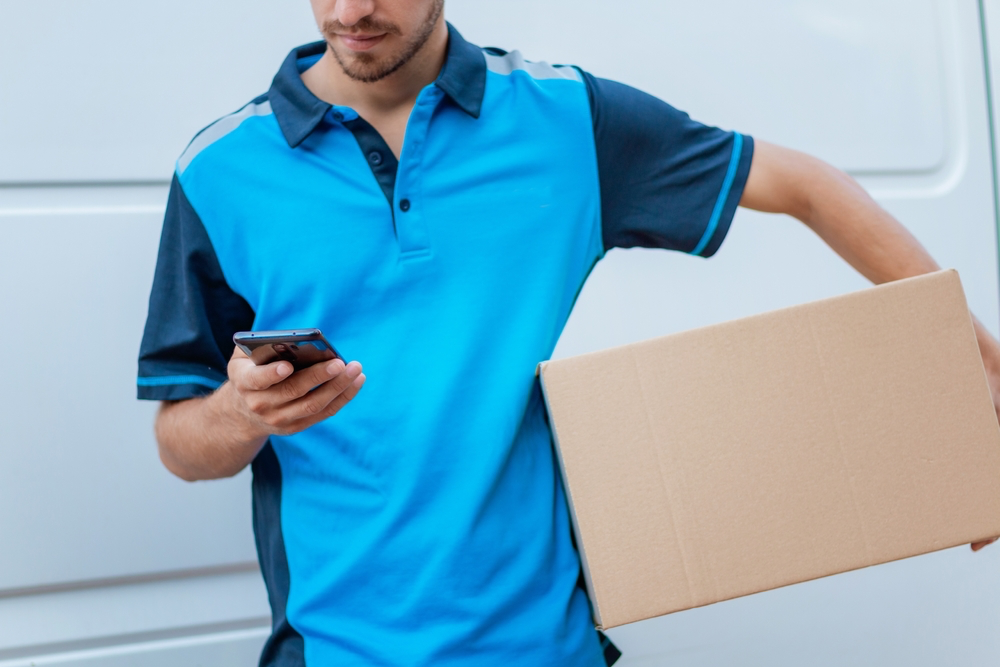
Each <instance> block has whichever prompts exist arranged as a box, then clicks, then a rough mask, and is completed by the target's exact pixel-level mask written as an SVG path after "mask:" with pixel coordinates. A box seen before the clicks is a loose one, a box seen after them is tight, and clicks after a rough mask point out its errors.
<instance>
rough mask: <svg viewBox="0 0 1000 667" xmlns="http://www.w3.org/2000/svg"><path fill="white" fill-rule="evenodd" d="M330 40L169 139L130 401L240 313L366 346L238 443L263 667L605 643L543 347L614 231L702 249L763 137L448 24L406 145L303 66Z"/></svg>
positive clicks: (622, 240)
mask: <svg viewBox="0 0 1000 667" xmlns="http://www.w3.org/2000/svg"><path fill="white" fill-rule="evenodd" d="M324 48H325V45H324V44H323V43H322V42H320V43H316V44H310V45H307V46H303V47H300V48H297V49H295V50H294V51H292V53H291V54H290V55H289V56H288V58H287V60H285V62H284V64H283V65H282V66H281V69H280V71H279V72H278V74H277V76H276V77H275V79H274V82H273V84H272V86H271V88H270V90H269V91H268V92H267V93H266V94H265V95H262V96H260V97H258V98H257V99H255V100H253V101H252V102H250V103H249V104H248V105H247V106H245V107H243V108H242V109H240V110H239V111H237V112H236V113H234V114H231V115H229V116H226V117H224V118H222V119H220V120H218V121H216V122H215V123H213V124H212V125H209V126H208V127H207V128H206V129H204V130H203V131H202V132H201V133H200V134H198V135H197V136H196V137H195V138H194V140H193V141H192V142H191V144H190V145H189V146H188V148H187V150H185V151H184V153H183V154H182V155H181V157H180V159H179V160H178V162H177V165H176V173H175V175H174V178H173V183H172V185H171V189H170V198H169V202H168V205H167V212H166V219H165V221H164V227H163V235H162V240H161V245H160V251H159V259H158V262H157V266H156V273H155V278H154V282H153V289H152V295H151V297H150V303H149V316H148V320H147V323H146V329H145V334H144V337H143V341H142V347H141V351H140V356H139V379H138V390H139V397H140V398H145V399H159V400H183V399H189V398H192V397H197V396H202V395H205V394H208V393H210V392H211V391H212V390H214V389H215V388H216V387H218V386H219V385H220V384H221V383H222V382H224V381H225V380H226V364H227V360H228V358H229V356H230V355H231V353H232V351H233V343H232V340H231V337H232V335H233V333H234V332H235V331H238V330H244V329H292V328H305V327H319V328H321V329H322V330H323V332H324V333H325V334H326V336H327V337H328V338H329V339H330V341H331V342H333V343H334V345H336V346H337V348H338V349H339V350H340V351H341V352H342V353H343V354H344V355H345V357H347V358H348V359H357V360H359V361H361V362H362V363H363V364H364V367H365V372H366V374H367V377H368V381H367V384H366V385H365V388H364V390H363V391H362V392H361V393H360V394H359V395H358V397H357V398H356V399H355V400H354V401H353V402H352V403H350V404H349V405H348V406H347V407H346V408H345V409H344V410H342V411H341V412H340V413H339V414H337V415H336V416H334V417H332V418H330V419H328V420H326V421H324V422H322V423H320V424H317V425H315V426H313V427H311V428H309V429H307V430H305V431H303V432H301V433H298V434H295V435H291V436H282V437H278V436H275V437H272V438H271V439H270V441H269V442H268V443H267V445H266V446H265V447H264V449H263V450H262V451H261V452H260V454H259V455H258V456H257V458H256V459H255V460H254V462H253V465H252V468H253V503H254V506H253V517H254V528H255V531H256V539H257V548H258V553H259V558H260V564H261V570H262V572H263V575H264V579H265V582H266V584H267V589H268V593H269V595H270V601H271V607H272V611H273V624H274V628H273V634H272V636H271V638H270V640H269V641H268V642H267V644H266V646H265V648H264V652H263V655H262V657H261V664H262V665H268V666H276V665H281V666H283V667H284V666H300V665H312V666H326V665H338V666H348V665H407V666H414V665H434V666H436V667H449V666H453V665H454V666H459V665H461V666H464V667H472V666H474V667H490V666H493V665H496V666H501V665H503V666H504V667H507V666H509V665H573V666H575V667H584V666H592V667H598V666H599V665H603V664H604V659H603V657H602V655H601V646H600V643H599V640H598V635H597V633H595V631H594V626H593V622H592V620H591V611H590V606H589V603H588V600H587V597H586V593H585V592H584V590H583V589H582V588H581V587H580V586H579V585H578V581H579V576H580V562H579V559H578V556H577V552H576V549H575V547H574V542H573V539H572V536H571V530H570V522H569V517H568V510H567V505H566V500H565V497H564V493H563V488H562V483H561V481H560V476H559V472H558V468H557V464H556V460H555V458H554V454H553V449H552V444H551V439H550V434H549V429H548V426H547V423H546V416H545V409H544V406H543V403H542V399H541V395H540V391H539V388H538V385H537V383H536V381H535V375H534V372H535V366H536V364H537V363H538V362H539V361H542V360H544V359H547V358H548V357H549V356H550V354H551V353H552V350H553V348H554V347H555V344H556V341H557V339H558V338H559V335H560V332H561V331H562V329H563V326H564V324H565V323H566V320H567V318H568V317H569V314H570V310H571V309H572V307H573V302H574V301H575V299H576V297H577V295H578V294H579V292H580V289H581V287H582V286H583V283H584V281H585V280H586V278H587V275H588V274H589V273H590V271H591V269H592V268H593V267H594V265H595V263H596V262H598V261H599V260H600V259H601V257H602V256H603V255H604V253H605V252H606V251H607V250H608V249H609V248H612V247H634V246H643V247H657V248H669V249H673V250H679V251H682V252H687V253H693V254H696V255H702V256H706V257H707V256H709V255H711V254H713V253H714V252H715V251H716V250H717V249H718V248H719V245H720V244H721V243H722V239H723V237H724V236H725V235H726V232H727V230H728V228H729V224H730V221H731V219H732V217H733V213H734V211H735V209H736V206H737V203H738V202H739V199H740V195H741V192H742V190H743V185H744V183H745V181H746V177H747V173H748V172H749V169H750V161H751V155H752V152H753V143H752V140H751V139H750V138H749V137H744V136H742V135H740V134H736V133H733V132H725V131H722V130H720V129H717V128H712V127H707V126H704V125H701V124H699V123H696V122H694V121H692V120H691V119H690V118H689V117H688V116H687V115H686V114H684V113H682V112H680V111H677V110H675V109H673V108H672V107H670V106H668V105H667V104H664V103H663V102H661V101H659V100H657V99H655V98H652V97H650V96H648V95H646V94H644V93H641V92H639V91H637V90H634V89H632V88H629V87H627V86H624V85H621V84H618V83H614V82H612V81H607V80H602V79H598V78H595V77H593V76H591V75H589V74H587V73H585V72H582V71H580V70H578V69H576V68H573V67H560V66H555V67H553V66H550V65H547V64H545V63H534V62H529V61H526V60H524V59H523V58H522V57H521V55H520V54H519V53H518V52H516V51H514V52H510V53H507V52H504V51H501V50H499V49H492V48H490V49H481V48H479V47H477V46H473V45H471V44H469V43H468V42H466V41H464V40H463V39H462V37H461V36H460V35H459V34H458V33H457V32H456V31H455V30H454V29H453V28H450V38H449V45H448V54H447V59H446V63H445V65H444V68H443V69H442V71H441V73H440V76H439V77H438V78H437V80H436V81H435V82H434V83H433V84H431V85H429V86H427V87H426V88H424V89H423V90H422V91H421V92H420V95H419V96H418V98H417V101H416V104H415V106H414V107H413V111H412V113H411V114H410V118H409V122H408V124H407V127H406V137H405V141H404V144H403V149H402V154H401V156H400V159H399V160H398V161H397V160H396V158H395V157H394V156H393V154H392V152H391V151H390V150H389V148H388V146H387V145H386V144H385V142H384V141H383V140H382V138H381V137H380V136H379V135H378V133H377V132H376V131H375V130H374V129H373V128H372V127H371V126H370V125H369V124H368V123H367V122H366V121H365V120H364V119H363V118H360V117H359V116H358V114H357V113H356V112H355V111H354V110H352V109H350V108H347V107H343V106H336V105H330V104H327V103H326V102H323V101H321V100H319V99H317V98H316V97H315V96H314V95H312V93H310V92H309V91H308V90H307V89H306V87H305V86H304V85H303V83H302V80H301V77H300V73H301V72H302V71H304V70H305V69H307V68H308V67H310V66H311V65H312V64H314V63H315V62H316V61H317V60H318V59H319V57H320V56H321V54H322V53H323V51H324ZM613 445H614V443H609V446H613Z"/></svg>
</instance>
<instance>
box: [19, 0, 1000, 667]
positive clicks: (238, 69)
mask: <svg viewBox="0 0 1000 667" xmlns="http://www.w3.org/2000/svg"><path fill="white" fill-rule="evenodd" d="M446 11H447V13H448V16H449V18H450V20H451V21H452V22H453V23H454V24H455V25H456V27H458V28H459V30H460V31H462V32H463V34H464V35H465V37H466V38H467V39H469V40H470V41H472V42H474V43H478V44H482V45H498V46H501V47H504V48H507V49H513V48H517V49H520V50H521V51H522V52H523V53H524V54H525V55H526V57H528V58H531V59H535V60H546V61H549V62H561V63H574V64H578V65H580V66H582V67H584V68H585V69H588V70H590V71H591V72H593V73H595V74H597V75H599V76H604V77H608V78H614V79H618V80H621V81H623V82H625V83H629V84H631V85H634V86H636V87H639V88H642V89H644V90H646V91H648V92H651V93H653V94H655V95H658V96H660V97H662V98H663V99H665V100H666V101H668V102H670V103H671V104H673V105H674V106H677V107H679V108H682V109H685V110H687V111H689V112H690V113H691V114H692V116H694V117H695V118H697V119H699V120H702V121H704V122H708V123H712V124H716V125H720V126H722V127H726V128H734V129H739V130H740V131H742V132H745V133H747V134H750V135H753V136H755V137H760V138H763V139H767V140H770V141H774V142H777V143H781V144H785V145H788V146H792V147H796V148H800V149H802V150H805V151H807V152H810V153H813V154H815V155H818V156H820V157H822V158H824V159H826V160H828V161H830V162H832V163H833V164H835V165H837V166H839V167H841V168H843V169H846V170H847V171H848V172H850V173H851V174H853V175H854V176H855V177H857V178H858V179H859V180H860V182H861V183H862V184H863V185H864V186H865V187H866V188H868V190H869V191H870V192H871V193H872V194H873V195H874V196H875V197H877V198H878V200H879V201H880V202H881V203H882V204H883V205H884V206H885V207H886V208H888V209H889V210H890V211H891V212H892V213H893V214H894V215H896V216H897V217H898V218H899V219H900V220H902V221H903V222H904V223H905V224H906V225H907V226H908V227H909V228H910V229H911V230H912V231H913V232H914V233H915V234H916V236H917V237H918V238H919V239H920V240H921V241H923V242H924V243H925V244H926V245H927V246H928V248H929V249H930V250H931V251H932V253H933V254H934V255H935V256H936V257H937V259H938V260H939V261H940V262H941V264H942V265H943V266H948V267H955V268H957V269H958V270H959V272H960V274H961V276H962V278H963V281H964V284H965V288H966V291H967V294H968V297H969V301H970V303H971V304H972V307H973V309H974V310H975V312H976V313H977V314H978V315H979V317H980V318H981V319H982V320H983V321H984V322H985V323H986V324H987V326H988V327H989V328H991V329H992V330H993V332H994V333H997V329H998V323H1000V287H998V263H997V254H998V253H997V204H996V203H997V191H998V190H997V179H996V159H997V153H996V151H995V143H996V142H995V136H996V132H997V131H998V126H997V125H995V124H994V123H993V120H992V119H993V116H994V112H993V109H995V108H996V98H995V97H993V98H991V93H990V91H991V90H993V91H997V90H998V89H1000V80H998V79H997V78H995V77H993V78H991V71H992V72H994V73H996V72H1000V61H996V62H992V63H991V61H990V59H989V53H990V52H991V50H992V52H995V53H1000V0H980V1H979V2H977V1H976V0H755V1H754V2H745V1H741V0H699V1H698V2H680V1H678V0H674V1H669V2H664V1H662V0H661V1H654V0H645V1H644V2H638V1H634V0H633V1H629V0H622V2H619V3H607V2H597V1H596V0H575V1H574V0H505V1H504V2H490V3H487V2H483V1H482V0H448V3H447V10H446ZM315 39H317V33H316V30H315V27H314V25H313V23H312V16H311V13H310V11H309V6H308V3H307V2H305V0H297V1H296V2H285V3H275V2H265V1H263V0H250V1H247V0H244V1H243V2H236V1H235V0H213V1H212V2H196V1H195V0H175V1H174V2H172V3H170V4H169V5H164V4H162V3H137V2H126V1H125V0H99V1H95V2H89V3H83V2H72V1H70V0H53V1H50V2H13V1H9V2H3V3H0V350H3V352H4V354H3V360H2V362H0V368H2V371H0V377H2V378H3V382H2V384H0V406H2V408H0V409H2V419H0V452H2V461H0V667H14V666H15V665H16V666H27V665H65V666H67V667H68V666H72V667H85V666H86V667H97V666H101V667H119V666H125V665H129V666H140V667H154V666H156V667H159V666H164V667H166V666H171V667H172V666H176V665H212V666H214V667H228V666H233V667H235V666H237V665H240V666H243V665H251V664H254V663H255V662H256V660H257V654H258V651H259V649H260V647H261V645H262V643H263V641H264V639H265V638H266V636H267V634H268V632H269V624H270V618H269V607H268V603H267V597H266V593H265V591H264V587H263V584H262V582H261V579H260V575H259V572H258V570H257V563H256V555H255V550H254V541H253V534H252V531H251V524H250V493H249V482H250V480H249V476H248V474H247V473H243V474H240V475H238V476H237V477H235V478H233V479H229V480H224V481H218V482H207V483H197V484H187V483H184V482H181V481H180V480H178V479H176V478H174V477H172V476H171V475H170V474H169V473H168V472H167V471H166V470H165V469H164V468H163V467H162V466H161V464H160V462H159V460H158V458H157V455H156V447H155V443H154V440H153V435H152V421H153V415H154V411H155V408H156V406H155V405H151V404H147V403H139V402H137V401H136V400H135V358H136V353H137V350H138V345H139V339H140V336H141V333H142V327H143V322H144V319H145V313H146V299H147V297H148V292H149V286H150V282H151V279H152V274H153V265H154V260H155V256H156V249H157V241H158V236H159V231H160V223H161V219H162V215H163V208H164V203H165V200H166V194H167V186H168V183H169V179H170V175H171V171H172V167H173V162H174V160H175V159H176V157H177V155H179V153H180V152H181V151H182V150H183V148H184V146H185V144H186V142H187V141H188V139H190V137H191V136H192V135H193V134H194V132H196V131H197V130H198V129H199V128H201V127H202V126H204V125H206V124H207V123H208V122H210V121H211V120H212V119H214V118H216V117H219V116H221V115H223V114H225V113H228V112H230V111H232V110H234V109H236V108H238V107H240V106H241V105H242V104H244V103H245V102H246V101H248V100H250V99H251V98H253V97H254V96H256V95H257V94H259V93H261V92H264V91H265V90H267V88H268V86H269V82H270V79H271V76H273V73H274V72H275V71H276V70H277V68H278V65H279V64H280V63H281V61H282V59H283V57H284V56H285V54H286V53H287V52H288V50H290V49H291V47H293V46H295V45H297V44H301V43H304V42H308V41H313V40H315ZM998 57H1000V56H998ZM991 65H992V67H991ZM864 286H865V281H864V280H863V279H862V278H860V277H859V276H858V275H856V274H855V273H854V272H853V271H852V270H851V269H850V268H849V267H848V266H847V265H846V264H844V263H843V262H842V261H841V260H839V259H838V258H837V257H836V256H835V255H834V254H833V253H832V252H830V251H829V250H828V249H827V248H826V247H825V246H824V245H823V244H822V243H821V242H820V241H819V240H818V239H817V238H816V237H815V236H814V235H813V234H812V233H811V232H810V231H809V230H808V229H806V228H805V227H804V226H803V225H801V224H800V223H798V222H796V221H794V220H791V219H788V218H782V217H769V216H765V215H761V214H755V213H752V212H748V211H740V212H739V213H738V214H737V220H736V222H735V223H734V225H733V229H732V232H731V234H730V236H729V238H728V239H727V240H726V242H725V244H724V245H723V248H722V250H721V251H720V252H719V254H718V255H717V256H716V257H715V258H713V259H711V260H709V261H705V260H702V259H698V258H694V257H689V256H684V255H680V254H676V253H667V252H661V251H647V250H638V249H637V250H628V251H625V250H615V251H612V252H611V253H610V254H609V255H608V256H607V258H606V259H605V260H604V261H603V262H601V263H600V264H599V265H598V267H597V269H596V270H595V271H594V273H593V275H592V277H591V278H590V281H589V282H588V284H587V286H586V288H585V290H584V292H583V294H582V296H581V297H580V300H579V302H578V304H577V306H576V310H575V312H574V313H573V316H572V318H571V320H570V323H569V326H568V328H567V330H566V332H565V334H564V335H563V337H562V339H561V341H560V343H559V347H558V349H557V355H559V356H564V355H570V354H577V353H580V352H583V351H587V350H592V349H596V348H602V347H607V346H610V345H615V344H620V343H624V342H629V341H633V340H637V339H642V338H648V337H651V336H655V335H662V334H665V333H670V332H673V331H678V330H682V329H687V328H691V327H694V326H699V325H704V324H708V323H712V322H717V321H721V320H727V319H731V318H734V317H740V316H744V315H749V314H751V313H756V312H760V311H763V310H769V309H773V308H776V307H781V306H787V305H791V304H795V303H800V302H804V301H808V300H812V299H816V298H820V297H824V296H830V295H833V294H838V293H842V292H846V291H851V290H854V289H858V288H861V287H864ZM609 634H610V635H611V637H612V639H613V640H614V641H615V642H616V643H617V644H618V645H619V647H620V648H621V649H622V651H623V652H624V654H625V655H624V657H623V659H622V661H621V662H620V663H619V664H620V665H623V666H624V667H639V666H651V665H661V664H668V665H678V666H679V665H684V666H695V665H727V664H739V665H768V666H782V665H789V666H791V665H796V666H798V665H812V666H814V667H815V666H821V665H831V666H832V665H847V664H850V665H879V666H882V665H908V666H912V665H957V664H994V662H995V661H996V659H997V658H996V656H997V655H1000V546H995V547H993V548H991V549H987V550H986V551H985V552H983V553H980V554H975V555H973V554H971V553H970V552H969V551H968V549H961V548H960V549H952V550H948V551H944V552H940V553H937V554H933V555H928V556H923V557H919V558H914V559H910V560H907V561H902V562H898V563H894V564H889V565H883V566H879V567H876V568H871V569H868V570H864V571H859V572H854V573H850V574H844V575H839V576H836V577H832V578H828V579H824V580H820V581H815V582H811V583H807V584H800V585H797V586H793V587H789V588H786V589H782V590H777V591H772V592H769V593H763V594H760V595H754V596H751V597H747V598H743V599H739V600H734V601H730V602H724V603H721V604H718V605H714V606H711V607H706V608H702V609H696V610H692V611H688V612H683V613H679V614H675V615H672V616H667V617H663V618H659V619H654V620H651V621H646V622H643V623H638V624H635V625H633V626H627V627H623V628H618V629H616V630H613V631H612V632H610V633H609Z"/></svg>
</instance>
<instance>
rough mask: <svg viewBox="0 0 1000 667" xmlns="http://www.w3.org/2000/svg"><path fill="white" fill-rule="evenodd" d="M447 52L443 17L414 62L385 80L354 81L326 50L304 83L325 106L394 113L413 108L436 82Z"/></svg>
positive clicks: (306, 75)
mask: <svg viewBox="0 0 1000 667" xmlns="http://www.w3.org/2000/svg"><path fill="white" fill-rule="evenodd" d="M447 51H448V26H447V24H446V23H445V21H444V18H443V17H442V18H441V19H440V20H439V21H438V23H437V25H436V26H435V27H434V32H432V33H431V36H430V37H429V38H428V39H427V42H426V43H424V45H423V47H421V49H420V50H419V51H417V53H416V54H414V56H413V58H411V59H410V60H409V61H408V62H407V63H406V64H405V65H403V66H402V67H400V68H399V69H398V70H396V71H395V72H393V73H392V74H390V75H389V76H387V77H385V78H384V79H380V80H378V81H374V82H372V83H365V82H363V81H357V80H356V79H352V78H351V77H349V76H348V75H347V74H346V73H344V70H343V69H342V68H341V67H340V64H339V63H338V62H337V60H336V59H335V58H334V57H333V54H332V53H331V52H330V48H329V47H327V50H326V53H324V54H323V57H322V58H320V59H319V61H318V62H317V63H316V64H315V65H313V66H312V67H310V68H309V69H308V70H306V72H304V73H303V74H302V81H303V83H305V85H306V87H307V88H309V90H310V91H312V93H313V95H315V96H316V97H318V98H319V99H321V100H323V101H324V102H329V103H330V104H338V105H342V106H347V107H351V108H352V109H354V110H356V111H358V112H359V113H361V114H362V116H364V115H365V112H366V111H367V112H369V113H371V112H374V113H375V114H386V113H392V112H393V111H395V110H398V109H400V108H401V107H410V106H412V105H413V103H414V102H415V101H416V99H417V95H418V94H419V93H420V91H421V90H422V89H423V88H424V87H426V86H427V85H429V84H431V83H433V82H434V80H435V79H436V78H437V76H438V74H439V73H440V72H441V68H442V67H443V66H444V61H445V56H446V54H447Z"/></svg>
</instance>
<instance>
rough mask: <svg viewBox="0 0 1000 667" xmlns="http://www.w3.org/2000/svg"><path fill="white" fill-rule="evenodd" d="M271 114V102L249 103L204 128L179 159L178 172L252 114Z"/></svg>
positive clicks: (182, 171) (181, 171)
mask: <svg viewBox="0 0 1000 667" xmlns="http://www.w3.org/2000/svg"><path fill="white" fill-rule="evenodd" d="M270 114H271V103H270V102H269V101H267V100H264V101H263V102H261V103H259V104H248V105H246V106H245V107H243V108H242V109H240V110H239V111H237V112H236V113H231V114H229V115H228V116H223V117H222V118H220V119H219V120H217V121H215V122H214V123H212V124H211V125H209V126H208V127H206V128H205V129H204V130H202V132H201V134H199V135H198V136H197V137H195V138H194V140H193V141H191V143H190V144H188V147H187V148H186V149H185V150H184V152H183V153H182V154H181V156H180V158H179V159H178V160H177V174H178V175H180V174H183V173H184V170H185V169H187V168H188V165H189V164H191V161H192V160H194V159H195V157H197V155H198V153H200V152H202V151H203V150H205V149H206V148H208V147H209V146H211V145H212V144H214V143H215V142H216V141H218V140H219V139H221V138H222V137H224V136H226V135H227V134H229V133H230V132H232V131H233V130H235V129H236V128H238V127H239V126H240V124H241V123H242V122H243V121H245V120H246V119H247V118H250V117H251V116H268V115H270Z"/></svg>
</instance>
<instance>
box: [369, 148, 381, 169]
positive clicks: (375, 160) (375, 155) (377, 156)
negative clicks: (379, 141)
mask: <svg viewBox="0 0 1000 667" xmlns="http://www.w3.org/2000/svg"><path fill="white" fill-rule="evenodd" d="M368 161H369V162H371V163H372V164H373V165H375V166H376V167H377V166H379V165H380V164H382V154H381V153H379V152H378V151H372V152H371V153H369V154H368Z"/></svg>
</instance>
